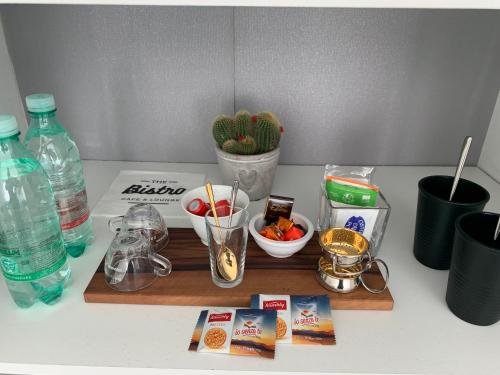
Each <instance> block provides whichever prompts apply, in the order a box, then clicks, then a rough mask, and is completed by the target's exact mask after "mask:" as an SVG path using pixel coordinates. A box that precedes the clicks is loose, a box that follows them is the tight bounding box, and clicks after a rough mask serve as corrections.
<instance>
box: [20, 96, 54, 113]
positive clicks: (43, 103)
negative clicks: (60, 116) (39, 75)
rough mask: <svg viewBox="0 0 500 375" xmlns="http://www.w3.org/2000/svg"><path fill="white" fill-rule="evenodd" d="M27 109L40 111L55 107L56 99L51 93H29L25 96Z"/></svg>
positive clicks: (51, 109)
mask: <svg viewBox="0 0 500 375" xmlns="http://www.w3.org/2000/svg"><path fill="white" fill-rule="evenodd" d="M26 106H27V107H28V111H30V112H35V113H40V112H49V111H53V110H55V109H56V101H55V99H54V95H52V94H31V95H28V96H27V97H26Z"/></svg>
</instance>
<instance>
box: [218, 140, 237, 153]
mask: <svg viewBox="0 0 500 375" xmlns="http://www.w3.org/2000/svg"><path fill="white" fill-rule="evenodd" d="M222 151H224V152H228V153H230V154H239V153H240V144H239V143H238V141H237V140H235V139H228V140H227V141H226V142H224V144H223V145H222Z"/></svg>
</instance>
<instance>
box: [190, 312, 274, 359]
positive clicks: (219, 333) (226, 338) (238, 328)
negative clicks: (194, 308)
mask: <svg viewBox="0 0 500 375" xmlns="http://www.w3.org/2000/svg"><path fill="white" fill-rule="evenodd" d="M275 343H276V311H274V310H261V309H231V308H222V307H221V308H217V309H210V310H203V311H202V312H201V313H200V316H199V318H198V322H197V323H196V327H195V329H194V332H193V336H192V338H191V343H190V345H189V350H191V351H196V352H205V353H225V354H236V355H246V356H259V357H264V358H274V351H275Z"/></svg>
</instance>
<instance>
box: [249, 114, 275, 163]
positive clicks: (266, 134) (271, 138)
mask: <svg viewBox="0 0 500 375" xmlns="http://www.w3.org/2000/svg"><path fill="white" fill-rule="evenodd" d="M273 117H274V116H273ZM254 136H255V142H256V143H257V146H258V147H257V152H259V153H263V152H269V151H271V150H274V149H275V148H276V147H278V145H279V143H280V138H281V132H280V125H278V124H277V123H275V121H273V118H272V117H271V116H269V115H268V114H266V113H264V114H258V115H257V119H256V122H255V131H254Z"/></svg>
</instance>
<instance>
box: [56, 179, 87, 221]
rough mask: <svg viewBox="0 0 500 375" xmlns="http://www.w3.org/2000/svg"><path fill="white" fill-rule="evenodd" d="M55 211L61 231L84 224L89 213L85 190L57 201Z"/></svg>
mask: <svg viewBox="0 0 500 375" xmlns="http://www.w3.org/2000/svg"><path fill="white" fill-rule="evenodd" d="M57 211H58V212H59V218H60V221H61V229H62V230H69V229H73V228H76V227H77V226H79V225H81V224H83V223H84V222H86V221H87V219H88V218H89V216H90V211H89V207H88V204H87V191H86V190H85V188H84V189H83V190H82V191H80V192H79V193H77V194H75V195H72V196H71V197H67V198H59V199H57Z"/></svg>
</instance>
